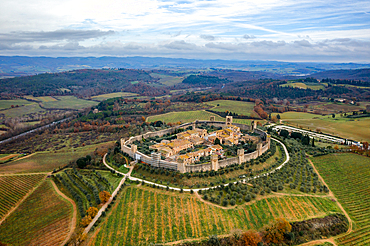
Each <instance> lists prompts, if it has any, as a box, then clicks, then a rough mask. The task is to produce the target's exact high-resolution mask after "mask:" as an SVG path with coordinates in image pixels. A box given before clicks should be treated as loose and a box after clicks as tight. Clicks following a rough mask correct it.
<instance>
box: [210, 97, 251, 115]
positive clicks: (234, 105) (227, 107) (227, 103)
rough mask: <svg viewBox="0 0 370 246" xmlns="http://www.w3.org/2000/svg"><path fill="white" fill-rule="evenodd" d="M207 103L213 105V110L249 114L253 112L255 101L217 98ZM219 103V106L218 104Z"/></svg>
mask: <svg viewBox="0 0 370 246" xmlns="http://www.w3.org/2000/svg"><path fill="white" fill-rule="evenodd" d="M205 104H207V105H210V106H213V108H211V110H213V111H217V112H225V111H230V112H233V113H237V114H239V115H245V116H249V115H250V114H251V113H252V112H253V107H254V105H255V104H254V103H252V102H241V101H231V100H216V101H211V102H206V103H205ZM217 105H218V106H217Z"/></svg>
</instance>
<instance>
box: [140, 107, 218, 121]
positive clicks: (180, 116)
mask: <svg viewBox="0 0 370 246" xmlns="http://www.w3.org/2000/svg"><path fill="white" fill-rule="evenodd" d="M210 116H215V118H216V121H225V119H224V118H222V117H220V116H218V115H217V114H213V113H210V112H207V111H204V110H197V111H182V112H171V113H167V114H159V115H155V116H149V117H148V118H147V121H148V122H154V121H159V120H160V121H164V122H166V123H170V122H172V123H174V122H178V121H181V122H182V123H185V122H191V121H195V120H209V118H210Z"/></svg>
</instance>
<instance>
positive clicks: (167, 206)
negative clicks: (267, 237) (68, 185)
mask: <svg viewBox="0 0 370 246" xmlns="http://www.w3.org/2000/svg"><path fill="white" fill-rule="evenodd" d="M338 211H339V208H338V207H336V204H335V202H333V201H331V200H330V199H327V198H317V197H310V196H307V197H303V196H290V197H289V196H281V197H274V198H267V199H263V200H260V201H257V202H254V203H252V204H249V205H243V206H238V207H237V208H235V209H221V208H218V207H216V206H212V205H208V204H206V203H203V202H201V201H200V200H199V199H198V198H196V197H195V195H190V194H179V193H176V192H172V193H171V192H170V193H169V192H165V191H160V190H157V189H152V188H147V187H134V186H130V187H128V188H125V189H124V191H123V192H122V193H121V195H120V196H119V198H118V200H117V201H116V203H115V204H114V205H113V208H112V210H111V213H110V214H108V216H107V217H106V218H105V219H104V221H103V223H101V225H99V227H98V228H97V229H95V233H94V235H93V236H92V238H91V240H90V242H89V245H149V243H151V242H154V243H164V242H171V241H177V240H182V239H186V238H200V237H208V236H209V235H224V234H228V233H230V231H231V230H232V229H236V228H240V229H242V230H248V229H255V230H257V229H260V228H261V227H262V226H263V225H265V224H268V223H269V222H271V221H273V220H274V219H276V218H280V217H284V218H286V219H287V220H289V221H296V220H303V219H307V218H311V217H314V216H315V217H317V216H324V215H325V214H327V213H329V212H338Z"/></svg>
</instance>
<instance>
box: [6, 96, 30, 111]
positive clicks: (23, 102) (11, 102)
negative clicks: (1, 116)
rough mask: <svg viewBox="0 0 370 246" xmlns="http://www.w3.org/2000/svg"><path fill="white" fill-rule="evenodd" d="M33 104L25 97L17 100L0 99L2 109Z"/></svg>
mask: <svg viewBox="0 0 370 246" xmlns="http://www.w3.org/2000/svg"><path fill="white" fill-rule="evenodd" d="M29 104H33V102H29V101H27V100H23V99H17V100H0V110H1V109H10V108H11V106H12V105H13V106H16V105H18V106H22V105H29Z"/></svg>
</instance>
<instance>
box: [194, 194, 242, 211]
mask: <svg viewBox="0 0 370 246" xmlns="http://www.w3.org/2000/svg"><path fill="white" fill-rule="evenodd" d="M194 194H195V196H196V197H197V198H198V199H199V200H200V201H201V202H204V203H206V204H208V205H211V206H214V207H218V208H222V209H234V208H236V206H237V205H235V206H232V207H224V206H221V205H217V204H214V203H212V202H210V201H206V200H204V199H203V198H202V197H201V196H200V195H199V194H198V192H197V191H195V192H194Z"/></svg>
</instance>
